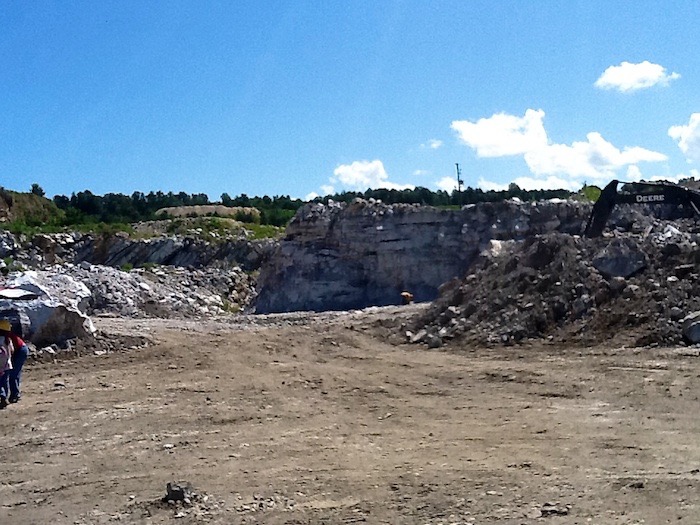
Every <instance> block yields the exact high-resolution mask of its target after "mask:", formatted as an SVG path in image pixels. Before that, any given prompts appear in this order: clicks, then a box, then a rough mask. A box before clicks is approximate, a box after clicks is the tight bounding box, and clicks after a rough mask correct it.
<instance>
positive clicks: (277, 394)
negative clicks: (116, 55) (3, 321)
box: [0, 307, 700, 525]
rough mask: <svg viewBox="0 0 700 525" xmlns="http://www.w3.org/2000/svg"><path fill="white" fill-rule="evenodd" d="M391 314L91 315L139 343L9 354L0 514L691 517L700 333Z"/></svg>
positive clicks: (698, 490)
mask: <svg viewBox="0 0 700 525" xmlns="http://www.w3.org/2000/svg"><path fill="white" fill-rule="evenodd" d="M416 308H418V307H416ZM409 311H410V308H409V309H402V308H385V309H371V310H369V311H367V312H355V313H346V314H342V313H338V314H332V315H326V316H324V315H315V316H306V317H305V316H302V315H297V316H296V317H295V316H287V317H285V316H280V317H274V316H270V317H266V318H258V319H253V320H250V319H249V320H247V321H240V322H235V323H233V322H228V323H227V322H208V323H195V322H175V321H168V320H150V321H149V320H139V321H133V320H120V319H96V320H95V321H96V324H97V326H98V328H100V329H101V330H103V331H104V332H105V333H110V334H117V335H118V334H126V333H130V332H131V333H138V334H142V335H145V336H147V337H148V338H149V339H150V340H151V341H152V344H150V345H149V346H147V347H133V348H128V347H127V348H124V349H122V350H121V351H117V352H109V353H105V354H101V355H96V354H94V353H93V352H83V355H80V356H77V357H74V358H71V359H62V360H59V361H57V362H55V363H49V362H34V363H31V364H30V365H29V366H28V367H27V370H26V380H25V388H24V397H23V399H22V400H21V402H20V403H19V404H17V405H11V406H10V407H8V408H7V409H6V410H4V411H2V412H0V417H1V418H2V426H1V427H0V437H1V439H2V446H0V523H2V524H6V523H7V524H10V523H13V524H37V525H39V524H41V525H45V524H47V523H52V524H56V525H59V524H71V525H82V524H101V523H138V524H147V523H153V524H156V523H170V522H173V523H182V524H187V523H215V524H224V523H225V524H236V523H266V524H290V525H291V524H297V525H298V524H306V523H326V524H348V523H359V522H366V523H387V524H398V523H401V524H445V525H447V524H466V523H475V524H477V523H478V524H483V523H502V524H529V523H548V524H564V523H566V524H576V523H578V524H583V523H605V524H623V523H624V524H633V523H646V524H656V523H679V524H697V523H698V522H699V521H700V503H698V501H700V499H699V497H698V496H700V444H699V441H698V438H697V436H698V435H700V419H699V418H698V417H697V410H698V404H699V402H698V394H699V393H700V358H699V357H698V349H695V348H676V349H669V348H654V349H635V348H594V349H579V348H576V349H572V348H562V347H559V346H554V345H552V346H547V345H536V346H520V347H518V346H515V347H506V348H495V349H475V348H471V347H462V346H447V347H443V348H441V349H440V350H428V349H427V348H426V347H425V346H419V345H392V344H390V343H389V339H388V338H387V337H386V330H387V329H388V328H387V326H390V325H392V323H393V322H394V321H395V320H397V319H398V320H400V318H401V316H402V315H405V314H407V313H408V312H409ZM125 346H128V345H125ZM170 481H188V482H190V483H191V484H192V486H193V490H194V492H195V494H194V495H193V497H192V498H191V501H190V504H189V505H187V504H182V503H177V504H168V503H167V502H162V501H161V498H162V497H163V496H164V495H165V492H166V484H167V483H168V482H170Z"/></svg>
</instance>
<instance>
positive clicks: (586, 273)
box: [405, 217, 700, 348]
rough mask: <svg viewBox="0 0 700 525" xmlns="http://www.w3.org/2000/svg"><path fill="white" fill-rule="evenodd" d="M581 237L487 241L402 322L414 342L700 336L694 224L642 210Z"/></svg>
mask: <svg viewBox="0 0 700 525" xmlns="http://www.w3.org/2000/svg"><path fill="white" fill-rule="evenodd" d="M633 230H636V231H627V232H620V231H614V232H612V233H608V234H607V235H606V236H605V237H603V238H599V239H587V238H582V237H579V236H571V235H565V234H561V233H557V232H554V233H549V234H544V235H539V236H535V237H531V238H528V239H526V240H525V241H523V242H506V243H492V245H491V246H490V249H487V250H484V251H483V252H482V254H481V256H480V258H479V261H478V262H477V263H476V264H475V265H474V267H473V268H471V269H470V271H469V273H468V275H466V276H465V277H464V278H462V279H455V280H453V281H452V282H451V283H449V284H448V285H446V286H444V287H443V294H442V295H441V297H440V298H439V299H438V300H437V301H435V303H434V304H433V305H432V306H431V308H430V309H429V310H428V311H427V312H426V313H425V314H423V315H421V316H420V317H419V318H417V319H416V320H415V321H414V322H413V323H412V325H411V326H410V327H409V329H408V330H407V331H406V332H405V336H406V338H407V339H408V340H409V341H411V342H421V343H425V344H427V345H428V346H430V347H434V348H435V347H439V346H441V345H442V344H443V343H444V342H447V341H450V340H459V341H462V342H467V343H472V344H476V345H484V344H485V345H502V344H522V343H527V342H531V341H534V340H542V339H544V340H548V341H552V342H554V343H557V344H562V343H565V344H576V345H581V346H584V345H597V344H601V343H606V344H619V345H630V346H646V345H652V344H659V345H661V344H663V345H675V344H683V343H688V342H698V341H699V340H700V337H699V336H700V326H699V323H698V314H697V313H696V312H698V310H700V244H699V243H700V227H699V225H698V224H697V223H696V222H695V221H662V220H655V219H652V218H650V217H645V218H640V221H639V222H637V223H636V225H635V227H634V228H633Z"/></svg>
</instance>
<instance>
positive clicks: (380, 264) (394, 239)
mask: <svg viewBox="0 0 700 525" xmlns="http://www.w3.org/2000/svg"><path fill="white" fill-rule="evenodd" d="M589 213H590V207H589V206H587V205H581V204H579V203H574V202H570V201H547V202H540V203H520V202H514V201H506V202H498V203H481V204H476V205H469V206H464V207H463V208H462V209H459V210H447V209H438V208H433V207H428V206H419V205H409V204H395V205H386V204H382V203H381V202H373V201H364V200H359V199H358V200H356V201H354V202H352V203H350V204H347V205H346V204H344V203H330V204H329V205H323V204H320V203H311V204H308V205H306V206H305V207H303V208H301V209H300V210H299V212H297V214H296V216H295V217H294V219H293V220H292V222H291V223H290V224H289V226H288V228H287V231H286V235H285V237H284V238H283V239H282V241H281V242H280V243H279V244H278V246H277V247H276V248H275V250H274V252H273V253H272V255H271V256H270V258H269V259H268V260H267V261H266V263H265V264H264V265H263V266H262V268H261V272H260V276H259V278H258V284H257V289H258V296H257V299H256V303H255V309H256V312H258V313H271V312H289V311H295V310H313V311H323V310H346V309H355V308H363V307H367V306H383V305H390V304H399V303H400V302H401V292H402V291H409V292H411V293H412V294H413V296H414V299H415V300H416V301H429V300H432V299H434V298H435V297H437V295H438V289H439V287H440V286H441V285H442V284H443V283H445V282H447V281H449V280H451V279H453V278H461V277H463V276H464V274H465V272H466V271H467V270H468V269H469V267H470V266H471V265H472V264H473V262H474V261H475V260H476V258H477V257H478V256H479V254H480V253H481V251H482V250H484V249H485V248H486V247H487V245H488V244H489V242H490V241H492V240H499V241H505V240H521V239H524V238H526V237H528V236H531V235H535V234H541V233H548V232H553V231H558V232H563V233H571V234H579V233H581V231H582V229H583V227H584V225H585V221H586V220H587V218H588V215H589Z"/></svg>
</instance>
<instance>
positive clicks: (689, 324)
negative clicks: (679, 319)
mask: <svg viewBox="0 0 700 525" xmlns="http://www.w3.org/2000/svg"><path fill="white" fill-rule="evenodd" d="M683 337H684V338H685V340H686V341H688V342H689V343H691V344H696V343H700V311H698V312H693V313H692V314H690V315H688V316H686V317H685V318H684V319H683Z"/></svg>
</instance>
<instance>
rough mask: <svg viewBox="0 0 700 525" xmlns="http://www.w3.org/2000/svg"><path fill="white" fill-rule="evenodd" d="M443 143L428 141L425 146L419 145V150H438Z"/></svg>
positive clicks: (434, 140) (433, 140)
mask: <svg viewBox="0 0 700 525" xmlns="http://www.w3.org/2000/svg"><path fill="white" fill-rule="evenodd" d="M442 144H443V142H442V141H441V140H438V139H430V140H429V141H428V142H426V143H425V144H421V145H420V147H421V148H424V149H425V148H427V149H439V148H441V147H442Z"/></svg>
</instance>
